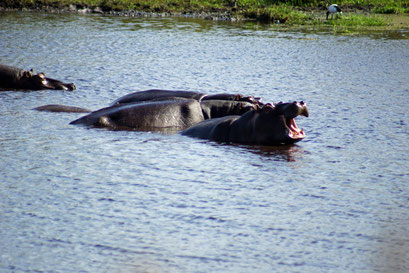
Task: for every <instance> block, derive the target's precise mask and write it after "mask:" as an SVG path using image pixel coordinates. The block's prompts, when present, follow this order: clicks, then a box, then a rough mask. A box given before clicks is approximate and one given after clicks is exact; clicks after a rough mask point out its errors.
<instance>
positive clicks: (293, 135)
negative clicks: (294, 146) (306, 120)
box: [286, 118, 305, 139]
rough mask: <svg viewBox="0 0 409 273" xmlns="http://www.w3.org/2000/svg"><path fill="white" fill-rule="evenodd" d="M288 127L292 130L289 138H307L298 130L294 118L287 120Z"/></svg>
mask: <svg viewBox="0 0 409 273" xmlns="http://www.w3.org/2000/svg"><path fill="white" fill-rule="evenodd" d="M286 124H287V127H288V128H289V129H290V132H289V134H288V135H289V136H290V137H291V138H294V139H298V138H305V134H304V131H303V130H302V129H300V128H298V126H297V124H296V123H295V120H294V118H290V119H287V120H286Z"/></svg>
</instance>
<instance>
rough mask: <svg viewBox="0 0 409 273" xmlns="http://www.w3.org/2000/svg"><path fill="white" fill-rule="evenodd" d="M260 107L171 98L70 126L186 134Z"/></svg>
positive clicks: (133, 105)
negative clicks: (203, 123) (209, 122)
mask: <svg viewBox="0 0 409 273" xmlns="http://www.w3.org/2000/svg"><path fill="white" fill-rule="evenodd" d="M255 107H258V106H256V105H253V104H252V103H249V102H242V101H222V100H208V101H202V102H199V101H197V100H195V99H186V98H173V97H172V98H171V99H169V100H152V101H147V102H140V103H130V104H119V105H116V106H111V107H107V108H103V109H100V110H98V111H95V112H92V113H90V114H88V115H86V116H84V117H82V118H79V119H77V120H74V121H72V122H71V123H70V124H82V125H86V126H94V127H107V128H111V129H116V130H119V129H125V130H142V131H146V130H150V131H152V130H153V131H161V130H163V129H164V128H173V130H184V129H186V128H188V127H190V126H192V125H194V124H197V123H199V122H201V121H203V120H205V119H209V118H217V117H222V116H226V115H241V114H243V113H245V112H248V111H250V110H253V109H255Z"/></svg>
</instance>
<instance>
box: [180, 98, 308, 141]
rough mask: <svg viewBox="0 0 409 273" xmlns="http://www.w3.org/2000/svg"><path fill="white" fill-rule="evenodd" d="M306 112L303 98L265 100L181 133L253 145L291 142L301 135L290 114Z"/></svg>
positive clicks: (302, 136) (206, 121) (298, 139)
mask: <svg viewBox="0 0 409 273" xmlns="http://www.w3.org/2000/svg"><path fill="white" fill-rule="evenodd" d="M298 115H302V116H305V117H308V116H309V113H308V108H307V105H306V104H305V103H304V102H302V101H301V102H293V103H278V104H275V105H271V104H269V103H268V104H265V105H264V106H263V107H262V108H259V109H255V110H252V111H249V112H247V113H245V114H243V115H241V116H237V115H235V116H225V117H222V118H216V119H209V120H205V121H203V122H200V123H198V124H196V125H194V126H192V127H190V128H188V129H186V130H184V131H182V132H181V133H182V135H187V136H192V137H197V138H202V139H209V140H214V141H220V142H227V143H242V144H254V145H281V144H292V143H295V142H297V141H300V140H302V139H303V138H304V137H305V134H304V131H303V130H300V129H299V128H298V126H297V125H296V123H295V120H294V118H295V117H297V116H298Z"/></svg>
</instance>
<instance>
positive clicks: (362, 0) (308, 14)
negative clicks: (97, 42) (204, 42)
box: [0, 0, 409, 27]
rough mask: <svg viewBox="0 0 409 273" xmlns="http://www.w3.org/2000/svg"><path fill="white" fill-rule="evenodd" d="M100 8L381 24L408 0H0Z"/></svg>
mask: <svg viewBox="0 0 409 273" xmlns="http://www.w3.org/2000/svg"><path fill="white" fill-rule="evenodd" d="M332 2H334V3H335V2H336V3H337V4H338V5H339V6H340V7H342V9H343V11H344V15H343V16H339V17H338V18H336V19H333V20H325V12H326V7H327V6H328V5H330V4H331V3H332ZM70 5H75V6H76V7H88V8H95V7H100V8H102V10H104V11H123V10H134V11H144V12H154V13H164V12H169V13H192V14H194V13H217V14H227V15H228V16H232V17H236V18H241V19H243V18H248V19H254V20H257V21H265V22H284V21H285V22H286V23H287V24H303V25H308V24H310V25H311V24H312V25H331V26H340V27H345V26H357V25H359V26H384V25H387V24H388V21H386V20H385V19H383V18H381V17H379V16H376V15H375V14H376V13H383V14H391V13H392V14H405V13H406V14H407V13H409V1H408V0H336V1H332V0H331V1H330V0H2V1H1V3H0V6H2V7H6V8H31V9H36V8H40V9H41V8H44V7H53V8H64V7H68V6H70Z"/></svg>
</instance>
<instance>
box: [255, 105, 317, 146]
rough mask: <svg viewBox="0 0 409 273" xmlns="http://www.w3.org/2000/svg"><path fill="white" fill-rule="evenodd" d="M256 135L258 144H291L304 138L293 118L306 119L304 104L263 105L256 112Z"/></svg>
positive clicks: (306, 112)
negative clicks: (300, 117)
mask: <svg viewBox="0 0 409 273" xmlns="http://www.w3.org/2000/svg"><path fill="white" fill-rule="evenodd" d="M257 114H258V115H257V118H256V126H255V128H256V135H257V138H258V140H257V142H258V143H260V144H266V145H271V144H291V143H295V142H298V141H300V140H302V139H303V138H305V134H304V131H303V130H301V129H300V128H298V126H297V124H296V123H295V120H294V118H296V117H297V116H299V115H301V116H305V117H308V116H309V113H308V108H307V105H306V103H305V102H303V101H301V102H296V101H294V102H291V103H282V102H280V103H277V104H274V105H272V104H269V103H267V104H265V105H264V106H263V107H262V108H261V109H259V110H258V111H257Z"/></svg>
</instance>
